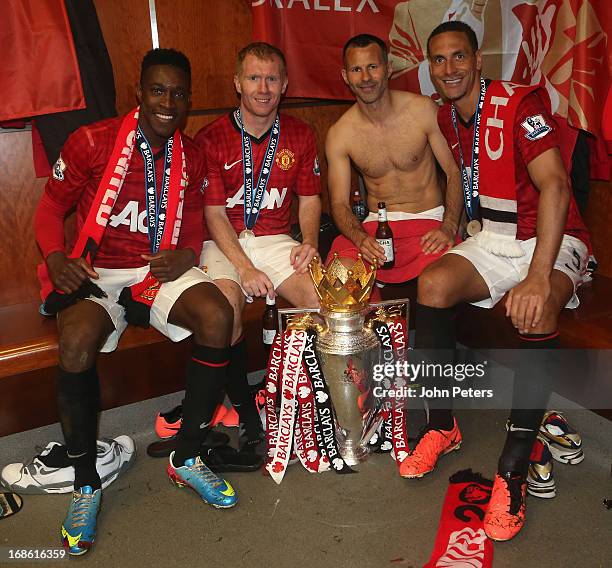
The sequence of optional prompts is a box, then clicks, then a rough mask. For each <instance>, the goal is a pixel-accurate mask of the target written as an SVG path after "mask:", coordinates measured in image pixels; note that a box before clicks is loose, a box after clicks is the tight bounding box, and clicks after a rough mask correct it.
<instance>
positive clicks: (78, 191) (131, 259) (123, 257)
mask: <svg viewBox="0 0 612 568" xmlns="http://www.w3.org/2000/svg"><path fill="white" fill-rule="evenodd" d="M122 120H123V118H122V117H119V118H113V119H109V120H103V121H101V122H97V123H95V124H92V125H89V126H84V127H82V128H79V129H78V130H77V131H76V132H74V133H73V134H72V135H71V136H70V137H69V138H68V140H67V141H66V144H65V145H64V147H63V148H62V152H61V156H60V159H59V160H58V162H57V163H56V165H55V166H54V168H53V172H52V175H51V177H49V181H48V182H47V185H46V186H45V193H44V195H43V199H42V200H41V204H40V205H39V211H38V212H37V218H36V236H37V240H38V242H39V245H40V247H41V249H42V252H43V255H44V256H45V258H46V257H47V256H48V255H49V254H50V253H51V252H54V251H57V250H64V232H63V221H64V217H65V215H66V213H67V212H68V211H70V210H71V209H72V208H73V207H75V206H76V228H77V232H78V231H79V230H80V228H81V227H82V225H83V223H84V221H85V219H86V217H87V214H88V212H89V209H90V207H91V203H92V201H93V198H94V196H95V194H96V191H97V189H98V185H99V183H100V179H101V178H102V176H103V174H104V169H105V168H106V165H107V163H108V160H109V158H110V155H111V153H112V150H113V145H114V143H115V138H116V136H117V132H118V130H119V127H120V125H121V121H122ZM181 137H182V142H183V149H184V152H185V160H186V164H187V176H188V185H187V188H186V190H185V198H184V201H183V213H182V222H181V233H180V236H179V241H178V244H177V248H191V249H193V251H194V252H195V254H196V257H199V255H200V252H201V249H202V208H203V197H202V189H203V182H204V175H205V166H204V161H203V157H202V156H201V152H200V150H199V149H198V148H197V146H196V145H195V143H194V142H193V140H191V139H190V138H189V137H188V136H186V135H185V134H182V135H181ZM154 158H155V175H156V181H157V190H158V195H159V192H160V191H161V185H162V178H163V168H164V149H163V147H162V148H161V149H154ZM68 252H70V251H68ZM141 254H150V245H149V236H148V232H147V217H146V207H145V187H144V161H143V158H142V155H141V154H140V152H139V150H138V149H137V148H134V151H133V152H132V157H131V159H130V164H129V166H128V170H127V173H126V176H125V180H124V182H123V185H122V187H121V191H120V192H119V195H118V197H117V201H116V203H115V206H114V208H113V211H112V214H111V215H110V219H109V222H108V225H107V226H106V230H105V231H104V236H103V238H102V242H101V243H100V247H99V249H98V252H97V254H96V257H95V259H94V266H99V267H101V268H135V267H139V266H144V265H146V264H147V263H146V262H145V261H144V260H143V259H142V258H141V256H140V255H141Z"/></svg>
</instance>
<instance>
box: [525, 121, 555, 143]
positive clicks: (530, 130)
mask: <svg viewBox="0 0 612 568" xmlns="http://www.w3.org/2000/svg"><path fill="white" fill-rule="evenodd" d="M521 126H522V127H523V128H524V129H525V130H526V132H527V133H526V134H525V138H527V140H530V141H532V142H533V141H534V140H539V139H540V138H544V136H546V135H547V134H548V133H549V132H551V131H552V127H550V126H548V124H546V120H544V117H543V116H542V115H541V114H534V115H533V116H528V117H527V118H526V119H525V120H524V121H523V122H521Z"/></svg>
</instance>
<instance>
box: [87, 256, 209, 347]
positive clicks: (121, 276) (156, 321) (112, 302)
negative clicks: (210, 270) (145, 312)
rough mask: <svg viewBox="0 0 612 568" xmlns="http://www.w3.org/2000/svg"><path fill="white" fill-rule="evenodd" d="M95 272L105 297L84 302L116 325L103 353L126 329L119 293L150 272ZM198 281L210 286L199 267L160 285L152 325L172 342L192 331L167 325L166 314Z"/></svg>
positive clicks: (121, 269) (152, 308)
mask: <svg viewBox="0 0 612 568" xmlns="http://www.w3.org/2000/svg"><path fill="white" fill-rule="evenodd" d="M95 271H96V272H97V273H98V274H99V275H100V279H99V280H95V281H94V282H95V284H97V285H98V286H99V287H100V288H102V290H104V291H105V292H106V295H107V296H108V297H107V298H96V297H94V296H91V297H89V298H87V299H88V300H89V301H90V302H95V303H96V304H100V305H101V306H102V307H103V308H104V309H105V310H106V311H107V312H108V315H109V316H110V318H111V320H112V322H113V325H114V326H115V331H113V332H112V333H111V334H110V335H109V336H108V338H107V339H106V343H105V344H104V345H103V346H102V349H100V351H101V352H102V353H109V352H110V351H114V350H115V349H116V348H117V344H118V343H119V338H120V337H121V334H122V333H123V332H124V331H125V328H126V327H127V322H126V321H125V308H124V307H123V306H122V305H120V304H118V303H117V300H118V299H119V294H121V290H123V289H124V288H125V287H126V286H131V285H132V284H136V283H137V282H140V281H142V280H143V279H144V277H145V276H146V275H147V273H148V272H149V266H148V265H147V266H142V267H140V268H95ZM201 282H207V283H212V279H211V278H209V277H208V276H207V275H206V274H204V273H203V272H202V271H201V270H200V269H199V268H190V269H189V270H188V271H187V272H185V274H183V275H182V276H180V277H179V278H177V279H176V280H173V281H172V282H165V283H164V284H162V285H161V287H160V289H159V292H158V293H157V296H155V300H154V301H153V305H152V306H151V320H150V321H151V325H152V326H153V327H154V328H155V329H156V330H157V331H159V332H161V333H163V334H164V335H165V336H166V337H168V338H169V339H171V340H172V341H181V340H183V339H185V338H186V337H189V336H190V335H191V330H189V329H185V328H184V327H180V326H178V325H174V324H171V323H168V315H169V314H170V310H171V309H172V306H173V305H174V302H176V301H177V300H178V298H179V296H180V295H181V294H182V293H183V292H184V291H185V290H187V289H188V288H191V287H192V286H195V285H196V284H200V283H201Z"/></svg>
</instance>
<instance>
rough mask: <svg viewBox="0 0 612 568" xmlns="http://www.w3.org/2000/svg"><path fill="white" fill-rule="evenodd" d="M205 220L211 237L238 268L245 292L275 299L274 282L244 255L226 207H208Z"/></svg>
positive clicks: (205, 211) (205, 210)
mask: <svg viewBox="0 0 612 568" xmlns="http://www.w3.org/2000/svg"><path fill="white" fill-rule="evenodd" d="M204 218H205V219H206V226H207V227H208V230H209V232H210V235H211V237H212V238H213V240H214V241H215V243H216V244H217V246H218V247H219V249H220V250H221V252H222V253H223V254H224V255H225V256H226V257H227V258H228V260H229V261H230V262H231V263H232V264H233V265H234V266H235V267H236V270H237V271H238V274H239V276H240V280H241V284H242V287H243V288H244V290H245V292H246V293H247V294H249V295H250V296H265V295H266V294H268V295H269V296H271V297H273V296H274V295H275V294H274V286H273V285H272V282H271V281H270V279H269V278H268V277H267V276H266V275H265V274H264V273H263V272H262V271H261V270H257V269H256V268H255V267H254V266H253V263H252V262H251V261H250V260H249V258H248V257H247V256H246V254H244V251H243V250H242V247H241V246H240V243H239V242H238V237H237V236H236V232H235V231H234V228H233V227H232V225H231V223H230V222H229V219H228V218H227V213H226V212H225V206H223V205H206V206H205V207H204Z"/></svg>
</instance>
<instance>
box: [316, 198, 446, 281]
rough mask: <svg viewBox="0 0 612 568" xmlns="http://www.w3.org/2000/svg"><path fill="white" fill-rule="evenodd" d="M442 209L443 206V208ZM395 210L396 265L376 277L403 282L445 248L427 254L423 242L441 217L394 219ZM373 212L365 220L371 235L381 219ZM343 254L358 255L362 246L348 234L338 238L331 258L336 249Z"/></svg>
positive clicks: (390, 217)
mask: <svg viewBox="0 0 612 568" xmlns="http://www.w3.org/2000/svg"><path fill="white" fill-rule="evenodd" d="M440 209H442V208H440ZM393 216H394V214H393V213H389V227H391V230H392V231H393V242H394V246H395V265H394V266H393V268H389V269H387V270H383V269H380V268H379V269H378V273H377V274H376V280H378V281H380V282H384V283H386V284H399V283H401V282H407V281H408V280H412V279H413V278H416V277H417V276H418V275H419V274H421V272H423V270H424V269H425V267H427V266H428V265H430V264H431V263H432V262H434V261H436V260H437V259H438V258H440V257H441V256H442V255H443V254H444V252H445V251H442V252H440V253H436V254H425V253H424V252H423V248H422V246H421V238H422V237H423V235H424V234H425V233H427V232H429V231H432V230H433V229H437V228H438V227H439V226H440V225H441V224H442V221H441V220H437V219H431V218H423V219H419V218H416V219H409V220H400V221H393V220H392V217H393ZM371 217H372V214H370V216H369V217H368V219H366V220H365V221H364V223H363V229H364V230H365V231H366V232H367V233H368V234H369V235H371V236H374V235H375V233H376V228H377V226H378V222H377V221H376V220H370V219H371ZM335 252H336V253H338V256H339V257H345V258H353V259H355V260H356V259H357V254H358V253H359V249H358V248H357V247H356V246H355V245H354V244H353V243H352V242H351V241H350V240H349V239H347V238H346V237H345V236H344V235H340V236H339V237H336V238H335V239H334V242H333V243H332V246H331V250H330V251H329V255H328V256H327V260H328V262H329V260H330V259H331V258H332V257H333V255H334V253H335Z"/></svg>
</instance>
